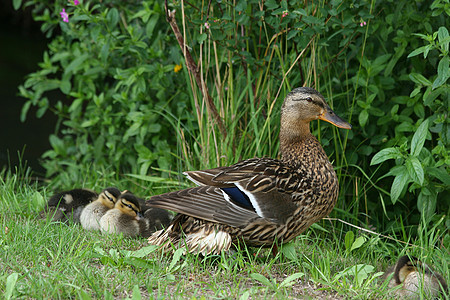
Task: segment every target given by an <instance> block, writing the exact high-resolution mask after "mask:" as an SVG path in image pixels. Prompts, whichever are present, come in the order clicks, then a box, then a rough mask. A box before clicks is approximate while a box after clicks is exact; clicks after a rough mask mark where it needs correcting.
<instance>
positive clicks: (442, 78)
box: [432, 56, 450, 90]
mask: <svg viewBox="0 0 450 300" xmlns="http://www.w3.org/2000/svg"><path fill="white" fill-rule="evenodd" d="M437 71H438V76H437V77H436V79H435V80H434V82H433V86H432V88H433V90H434V89H435V88H438V87H440V86H441V85H443V84H444V83H445V82H446V81H447V79H448V78H449V77H450V70H449V57H448V56H444V57H443V58H442V59H441V61H440V62H439V65H438V69H437Z"/></svg>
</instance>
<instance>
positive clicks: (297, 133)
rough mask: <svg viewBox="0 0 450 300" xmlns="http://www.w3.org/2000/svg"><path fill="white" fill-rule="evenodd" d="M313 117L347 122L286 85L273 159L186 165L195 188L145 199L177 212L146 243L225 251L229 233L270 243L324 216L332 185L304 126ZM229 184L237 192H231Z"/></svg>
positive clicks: (332, 199)
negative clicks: (277, 155) (213, 165)
mask: <svg viewBox="0 0 450 300" xmlns="http://www.w3.org/2000/svg"><path fill="white" fill-rule="evenodd" d="M318 118H320V119H323V120H327V121H328V122H331V123H333V124H334V125H336V126H339V127H343V128H346V129H350V128H351V127H350V124H348V123H347V122H345V121H343V120H341V119H340V118H339V117H337V116H336V115H335V114H334V113H333V112H332V110H331V108H329V106H328V105H327V104H326V102H325V100H324V98H323V96H322V95H320V94H319V93H318V92H317V91H315V90H314V89H311V88H297V89H294V90H293V91H292V92H291V93H289V94H288V95H287V97H286V99H285V101H284V103H283V106H282V110H281V129H280V152H281V160H276V159H271V158H253V159H248V160H244V161H241V162H239V163H237V164H234V165H232V166H229V167H219V168H215V169H210V170H203V171H190V172H186V173H185V174H186V175H187V176H188V178H189V179H191V180H192V181H193V182H195V183H196V184H198V185H199V186H198V187H194V188H190V189H185V190H181V191H176V192H171V193H167V194H163V195H159V196H154V197H152V198H151V199H150V200H148V201H147V205H149V206H154V207H160V208H165V209H169V210H173V211H175V212H178V213H179V215H177V216H176V218H175V219H174V221H173V222H172V224H171V225H170V226H169V227H168V228H167V229H166V230H161V231H158V232H156V233H155V234H154V235H153V236H151V237H150V238H149V243H150V244H156V245H163V244H165V245H166V248H167V249H168V248H169V247H170V244H169V243H167V242H171V243H173V244H175V245H176V246H183V245H186V246H187V248H188V250H189V251H191V252H202V253H218V252H220V251H222V250H227V249H229V247H230V246H231V244H232V242H235V241H237V240H243V241H244V242H245V243H246V244H247V245H250V246H271V245H272V244H273V242H274V241H279V242H288V241H290V240H291V239H293V238H294V237H296V236H297V235H299V234H300V233H302V232H303V231H304V230H306V229H307V228H308V227H309V226H310V225H311V224H313V223H314V222H317V221H318V220H320V219H321V218H323V217H324V216H326V215H328V214H329V213H330V211H331V210H332V209H333V207H334V205H335V203H336V200H337V196H338V192H339V184H338V179H337V176H336V173H335V171H334V170H333V166H332V165H331V163H330V162H329V160H328V157H327V155H326V153H325V151H324V150H323V148H322V147H321V145H320V143H319V142H318V140H317V139H316V138H315V137H314V136H313V135H312V134H311V133H310V131H309V122H310V121H312V120H314V119H318ZM230 189H231V190H232V191H233V192H240V193H241V194H242V195H241V196H237V198H235V196H234V194H233V195H231V194H230V193H228V191H227V190H230ZM239 197H241V198H239ZM236 199H241V200H240V202H239V200H237V201H235V200H236Z"/></svg>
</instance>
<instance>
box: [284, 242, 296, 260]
mask: <svg viewBox="0 0 450 300" xmlns="http://www.w3.org/2000/svg"><path fill="white" fill-rule="evenodd" d="M281 253H282V254H283V255H284V256H286V257H287V258H288V259H289V260H292V261H296V260H297V259H298V256H297V250H296V248H295V245H294V243H287V244H284V245H283V248H282V249H281Z"/></svg>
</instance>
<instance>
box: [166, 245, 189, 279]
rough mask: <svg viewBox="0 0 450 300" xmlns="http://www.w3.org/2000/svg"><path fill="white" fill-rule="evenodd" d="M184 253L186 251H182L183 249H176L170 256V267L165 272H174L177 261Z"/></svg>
mask: <svg viewBox="0 0 450 300" xmlns="http://www.w3.org/2000/svg"><path fill="white" fill-rule="evenodd" d="M184 251H186V249H184V248H178V249H177V250H175V252H174V253H173V256H172V261H171V262H170V265H169V267H168V268H167V272H168V273H171V272H172V271H174V267H175V265H176V264H177V263H178V261H179V260H180V258H181V256H182V255H183V253H184Z"/></svg>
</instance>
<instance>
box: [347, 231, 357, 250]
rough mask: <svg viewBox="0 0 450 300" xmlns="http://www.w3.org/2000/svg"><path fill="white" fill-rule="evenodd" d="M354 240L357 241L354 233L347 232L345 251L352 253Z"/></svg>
mask: <svg viewBox="0 0 450 300" xmlns="http://www.w3.org/2000/svg"><path fill="white" fill-rule="evenodd" d="M354 240H355V234H354V233H353V231H347V233H346V234H345V238H344V245H345V249H347V250H348V251H350V249H351V247H352V245H353V241H354Z"/></svg>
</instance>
